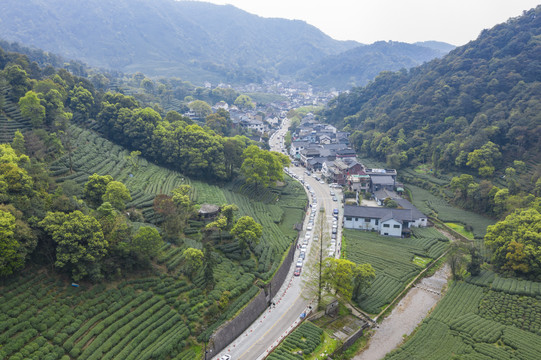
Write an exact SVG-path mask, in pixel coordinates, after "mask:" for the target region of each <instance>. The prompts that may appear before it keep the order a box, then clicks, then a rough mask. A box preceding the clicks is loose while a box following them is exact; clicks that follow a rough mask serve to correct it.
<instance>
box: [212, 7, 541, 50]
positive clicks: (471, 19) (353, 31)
mask: <svg viewBox="0 0 541 360" xmlns="http://www.w3.org/2000/svg"><path fill="white" fill-rule="evenodd" d="M206 1H207V2H211V3H214V4H232V5H234V6H236V7H238V8H240V9H243V10H245V11H247V12H249V13H252V14H256V15H259V16H263V17H280V18H285V19H298V20H304V21H306V22H307V23H309V24H311V25H314V26H316V27H317V28H319V29H320V30H321V31H323V32H324V33H326V34H327V35H329V36H331V37H332V38H334V39H337V40H357V41H359V42H361V43H364V44H370V43H373V42H374V41H378V40H395V41H403V42H409V43H412V42H416V41H425V40H438V41H445V42H448V43H451V44H453V45H463V44H465V43H467V42H468V41H470V40H474V39H475V38H477V36H478V35H479V33H480V32H481V30H483V29H487V28H491V27H492V26H494V25H496V24H499V23H501V22H504V21H506V20H507V19H508V18H510V17H515V16H518V15H521V14H522V11H523V10H529V9H531V8H533V7H535V6H537V5H538V4H540V3H541V0H331V1H330V0H206Z"/></svg>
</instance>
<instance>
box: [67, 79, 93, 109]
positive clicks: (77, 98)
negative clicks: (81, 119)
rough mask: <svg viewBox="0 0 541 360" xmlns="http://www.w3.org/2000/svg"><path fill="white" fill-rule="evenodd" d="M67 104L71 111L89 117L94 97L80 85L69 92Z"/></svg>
mask: <svg viewBox="0 0 541 360" xmlns="http://www.w3.org/2000/svg"><path fill="white" fill-rule="evenodd" d="M69 104H70V108H71V109H72V110H73V111H76V112H78V113H79V114H82V115H84V116H85V117H89V116H90V113H91V111H92V107H93V106H94V97H93V96H92V93H91V92H90V91H88V90H87V89H85V88H84V87H83V86H82V84H80V85H77V86H75V87H74V88H73V90H71V91H70V92H69Z"/></svg>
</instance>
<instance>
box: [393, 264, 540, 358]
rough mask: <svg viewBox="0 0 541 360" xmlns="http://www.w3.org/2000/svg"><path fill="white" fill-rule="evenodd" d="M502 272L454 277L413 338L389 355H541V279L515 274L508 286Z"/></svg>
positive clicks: (527, 356)
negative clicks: (500, 280) (457, 279)
mask: <svg viewBox="0 0 541 360" xmlns="http://www.w3.org/2000/svg"><path fill="white" fill-rule="evenodd" d="M498 278H499V277H498V276H496V275H495V274H493V273H490V272H483V273H482V274H480V276H477V277H474V278H471V279H470V280H469V283H467V282H458V283H454V284H453V285H452V286H451V288H450V289H449V291H448V292H447V294H446V295H445V296H444V298H443V299H442V300H441V301H440V303H439V304H438V305H437V307H436V309H435V310H434V312H433V313H432V315H431V316H430V317H429V318H427V319H425V320H424V321H423V323H422V324H421V325H420V327H419V329H418V330H417V331H416V332H415V334H414V335H413V336H412V338H411V339H409V340H408V341H407V342H406V343H405V344H404V345H403V346H401V347H400V348H399V349H397V350H395V351H393V352H392V353H390V354H389V355H387V357H386V358H385V359H393V360H395V359H412V358H415V359H457V358H461V359H462V358H464V359H532V360H534V359H540V358H541V300H540V298H541V292H540V287H539V285H540V284H539V283H534V282H530V281H524V280H518V279H512V278H509V279H505V280H506V281H505V284H506V286H505V289H504V288H503V287H502V286H498V280H497V279H498ZM475 284H479V285H475ZM508 289H509V290H508ZM513 289H515V290H513ZM518 289H520V293H519V294H517V293H515V294H510V293H509V291H518Z"/></svg>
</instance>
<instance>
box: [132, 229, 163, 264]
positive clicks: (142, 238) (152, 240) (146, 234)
mask: <svg viewBox="0 0 541 360" xmlns="http://www.w3.org/2000/svg"><path fill="white" fill-rule="evenodd" d="M162 243H163V242H162V237H161V236H160V233H159V232H158V230H156V229H155V228H153V227H150V226H143V227H141V228H140V229H139V230H137V232H136V233H135V235H134V236H133V240H132V249H133V250H134V251H135V253H136V254H137V256H139V257H140V258H141V259H144V260H145V261H146V262H148V261H150V259H151V258H154V257H155V256H156V255H158V253H159V251H160V247H161V245H162Z"/></svg>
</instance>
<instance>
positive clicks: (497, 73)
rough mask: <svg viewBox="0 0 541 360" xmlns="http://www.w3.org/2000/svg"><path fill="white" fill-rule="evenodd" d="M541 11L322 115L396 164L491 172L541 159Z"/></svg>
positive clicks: (387, 76)
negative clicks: (472, 156) (474, 155)
mask: <svg viewBox="0 0 541 360" xmlns="http://www.w3.org/2000/svg"><path fill="white" fill-rule="evenodd" d="M540 12H541V8H540V7H538V8H536V9H532V10H530V11H527V12H525V13H524V15H523V16H521V17H518V18H514V19H510V20H509V21H507V22H506V23H504V24H500V25H498V26H496V27H494V28H492V29H490V30H484V31H483V32H482V33H481V35H480V36H479V38H478V39H476V40H475V41H471V42H470V43H468V44H467V45H464V46H461V47H459V48H457V49H455V50H453V51H452V52H451V53H450V54H448V55H447V56H445V57H443V58H442V59H436V60H432V61H431V62H429V63H427V64H424V65H422V66H419V67H416V68H413V69H411V70H409V71H407V70H401V71H398V72H383V73H381V74H380V75H379V76H378V77H377V78H376V79H375V80H374V81H373V82H372V83H370V84H369V85H368V86H366V87H362V88H354V89H352V90H351V91H350V92H349V93H347V94H343V95H341V96H339V97H338V98H336V99H334V100H333V101H331V102H330V103H329V106H328V109H327V110H326V111H325V112H324V114H323V116H324V117H325V119H326V121H328V122H330V123H333V124H337V125H339V126H342V127H345V128H347V129H349V130H351V131H352V132H353V135H352V139H351V140H352V143H353V144H354V145H355V147H356V148H357V149H358V150H359V151H360V152H361V153H364V154H368V155H370V156H374V157H377V158H379V159H381V160H384V161H387V163H388V165H389V166H393V167H401V166H405V165H408V164H416V163H431V164H432V166H433V167H434V168H435V169H440V168H442V169H456V168H459V169H460V168H470V169H475V170H478V171H479V175H481V176H483V175H485V176H489V175H491V174H492V172H493V171H494V170H497V171H498V173H500V174H501V172H502V170H503V169H505V167H503V166H504V164H510V163H512V161H513V160H522V161H526V162H529V161H533V162H534V163H535V164H537V163H538V160H539V155H540V154H539V150H540V147H539V142H538V138H539V136H540V135H541V124H540V118H539V116H540V115H539V114H540V113H541V111H540V110H541V102H540V101H539V99H540V98H541V81H540V80H541V63H540V62H539V58H540V53H541V41H540V39H539V37H540V36H541V17H540V16H539V15H540ZM491 144H492V145H491ZM488 148H493V149H495V150H497V152H493V151H488V152H489V156H488V157H487V158H483V159H480V160H481V161H471V159H469V158H468V157H469V154H471V153H472V152H475V151H478V153H477V155H481V154H480V152H483V151H484V150H483V149H487V150H489V149H488ZM498 152H499V153H501V157H499V156H497V154H498ZM485 153H486V151H485Z"/></svg>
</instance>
